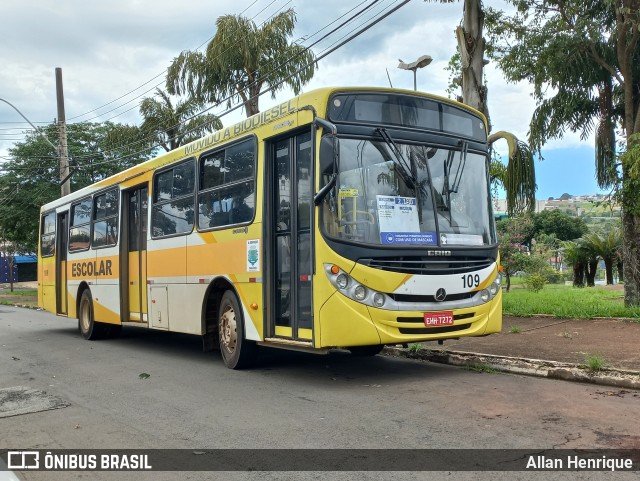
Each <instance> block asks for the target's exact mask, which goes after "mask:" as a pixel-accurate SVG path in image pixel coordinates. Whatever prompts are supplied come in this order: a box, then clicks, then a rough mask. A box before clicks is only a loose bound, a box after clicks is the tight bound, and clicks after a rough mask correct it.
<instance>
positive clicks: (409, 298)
mask: <svg viewBox="0 0 640 481" xmlns="http://www.w3.org/2000/svg"><path fill="white" fill-rule="evenodd" d="M476 294H477V292H476V291H474V292H462V293H460V294H447V297H445V298H444V300H440V301H437V300H436V297H435V296H427V295H415V294H388V295H389V297H391V299H393V300H394V301H396V302H451V301H462V300H465V299H471V298H472V297H473V296H475V295H476Z"/></svg>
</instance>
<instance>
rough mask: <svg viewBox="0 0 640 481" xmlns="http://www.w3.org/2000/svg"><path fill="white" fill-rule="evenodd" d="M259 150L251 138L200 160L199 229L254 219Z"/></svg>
mask: <svg viewBox="0 0 640 481" xmlns="http://www.w3.org/2000/svg"><path fill="white" fill-rule="evenodd" d="M255 153H256V148H255V142H254V141H253V140H247V141H244V142H240V143H239V144H235V145H232V146H231V147H227V148H226V149H224V150H220V151H217V152H214V153H212V154H210V155H207V156H205V157H203V158H202V159H201V160H200V192H199V193H198V228H199V229H201V230H206V229H211V228H217V227H224V226H226V225H234V224H242V223H246V222H250V221H251V220H252V219H253V214H254V211H255V157H256V155H255Z"/></svg>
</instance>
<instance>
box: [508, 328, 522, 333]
mask: <svg viewBox="0 0 640 481" xmlns="http://www.w3.org/2000/svg"><path fill="white" fill-rule="evenodd" d="M509 332H510V333H511V334H520V333H521V332H522V329H520V328H519V327H518V326H511V327H510V328H509Z"/></svg>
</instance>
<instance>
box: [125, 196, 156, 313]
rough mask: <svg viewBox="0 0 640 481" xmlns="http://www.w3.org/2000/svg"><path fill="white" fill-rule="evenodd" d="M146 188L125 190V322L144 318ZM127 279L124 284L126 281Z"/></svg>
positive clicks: (147, 198) (145, 299) (147, 201)
mask: <svg viewBox="0 0 640 481" xmlns="http://www.w3.org/2000/svg"><path fill="white" fill-rule="evenodd" d="M148 192H149V190H148V187H147V186H146V185H145V186H143V187H137V188H135V189H133V190H129V191H127V192H125V206H126V207H125V209H124V211H125V215H124V220H123V225H126V228H127V230H126V235H125V236H123V250H126V253H125V256H126V258H125V259H123V260H124V262H123V264H126V266H125V265H123V266H121V267H122V268H121V272H122V273H126V276H122V283H123V286H122V290H123V291H126V292H124V293H123V294H124V296H123V297H124V300H125V302H124V304H125V306H123V311H124V312H123V313H124V314H125V317H126V316H127V314H128V318H126V319H124V320H125V321H132V322H146V321H147V210H148V204H149V195H148ZM125 277H126V279H125ZM125 282H126V284H125Z"/></svg>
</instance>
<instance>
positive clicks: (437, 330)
mask: <svg viewBox="0 0 640 481" xmlns="http://www.w3.org/2000/svg"><path fill="white" fill-rule="evenodd" d="M469 327H471V324H459V325H457V326H440V327H418V328H408V327H401V328H399V329H398V330H399V331H400V334H445V333H447V332H456V331H464V330H465V329H469Z"/></svg>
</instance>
